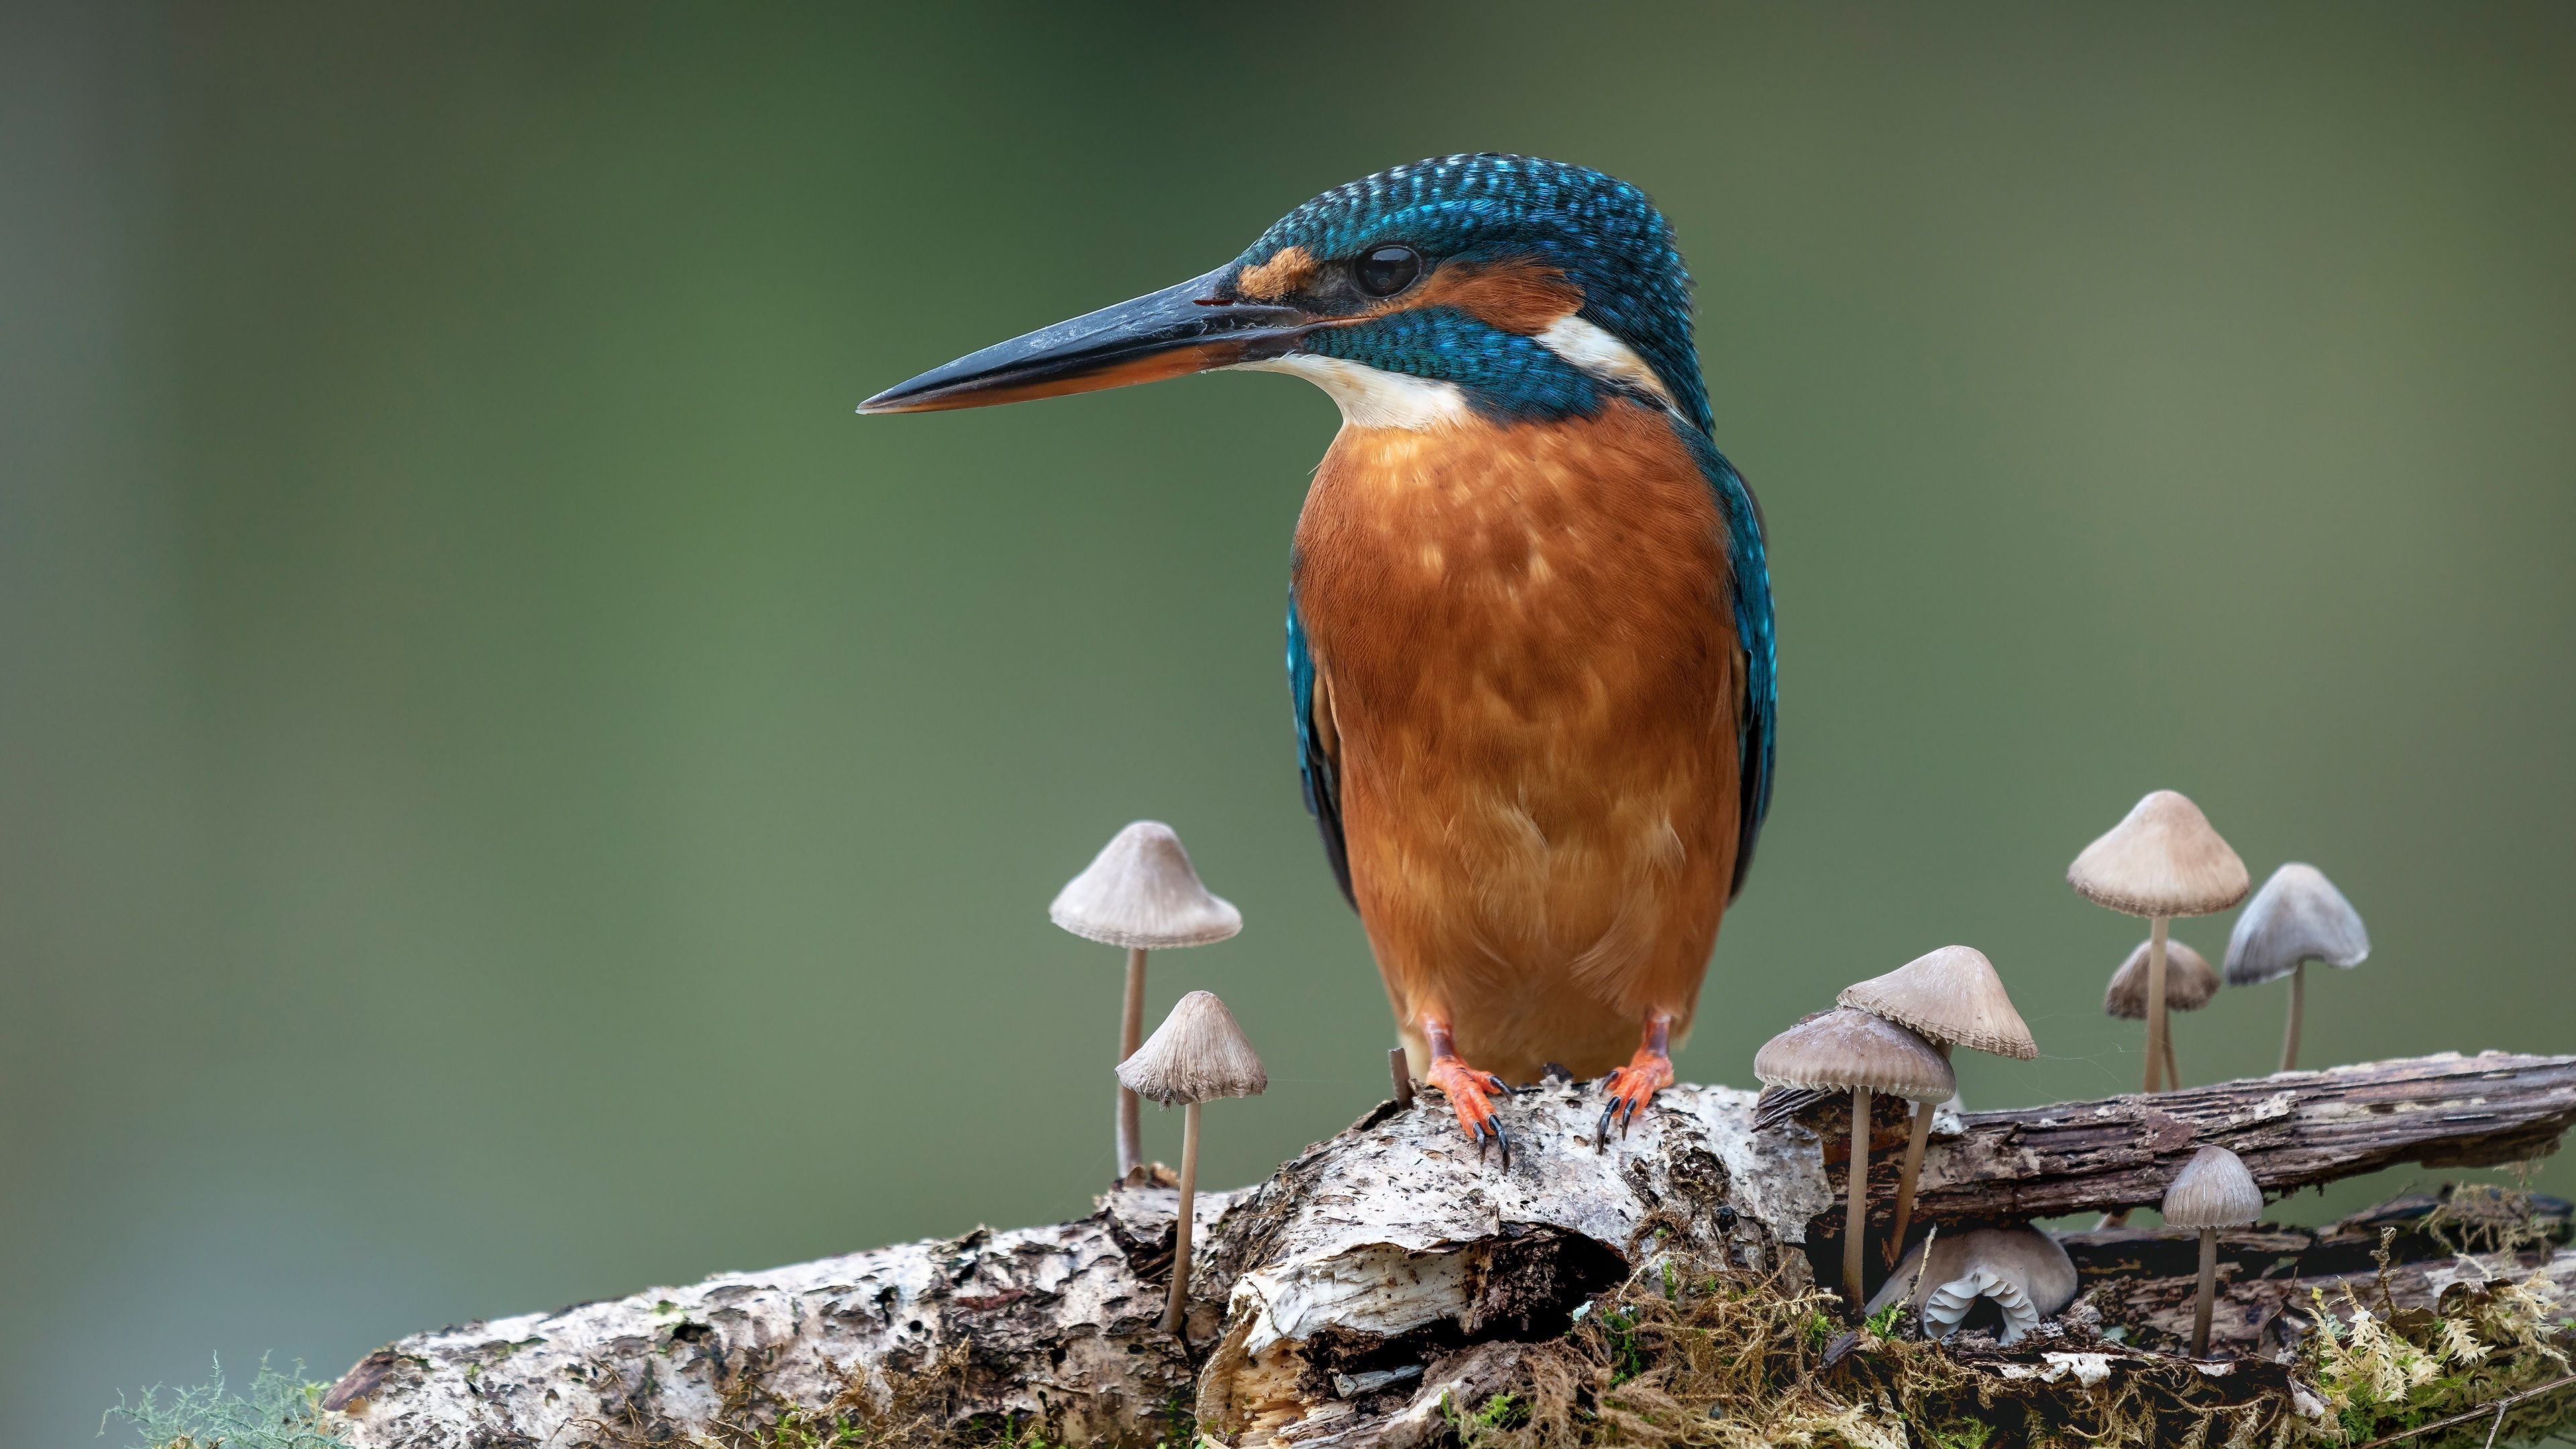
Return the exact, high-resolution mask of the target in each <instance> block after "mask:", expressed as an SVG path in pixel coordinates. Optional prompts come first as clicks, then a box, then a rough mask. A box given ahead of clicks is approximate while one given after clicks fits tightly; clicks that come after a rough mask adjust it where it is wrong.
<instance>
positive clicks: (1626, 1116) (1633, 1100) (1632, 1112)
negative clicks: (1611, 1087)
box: [1619, 1097, 1644, 1137]
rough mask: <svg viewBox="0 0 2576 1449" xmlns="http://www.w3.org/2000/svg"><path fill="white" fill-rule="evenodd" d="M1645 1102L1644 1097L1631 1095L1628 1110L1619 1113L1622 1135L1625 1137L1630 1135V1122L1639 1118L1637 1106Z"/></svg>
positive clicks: (1620, 1132) (1620, 1133)
mask: <svg viewBox="0 0 2576 1449" xmlns="http://www.w3.org/2000/svg"><path fill="white" fill-rule="evenodd" d="M1643 1102H1644V1099H1643V1098H1640V1097H1630V1098H1629V1099H1628V1110H1627V1111H1625V1112H1622V1113H1620V1114H1619V1135H1620V1136H1622V1137H1625V1136H1627V1135H1628V1124H1629V1123H1631V1122H1634V1121H1636V1120H1637V1108H1638V1107H1639V1106H1640V1105H1642V1104H1643Z"/></svg>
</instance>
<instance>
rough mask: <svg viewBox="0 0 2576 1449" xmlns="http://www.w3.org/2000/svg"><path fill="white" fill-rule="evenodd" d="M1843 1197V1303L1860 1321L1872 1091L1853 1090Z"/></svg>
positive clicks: (1867, 1218) (1867, 1211) (1866, 1222)
mask: <svg viewBox="0 0 2576 1449" xmlns="http://www.w3.org/2000/svg"><path fill="white" fill-rule="evenodd" d="M1843 1196H1844V1197H1846V1198H1848V1199H1850V1201H1849V1203H1848V1204H1847V1205H1846V1206H1845V1207H1844V1208H1843V1303H1844V1305H1845V1306H1846V1307H1848V1308H1849V1309H1850V1310H1851V1315H1852V1319H1853V1321H1855V1322H1857V1321H1859V1319H1860V1316H1861V1312H1860V1305H1861V1296H1860V1237H1861V1229H1862V1228H1864V1227H1866V1226H1867V1225H1868V1223H1869V1088H1867V1087H1854V1088H1852V1141H1851V1174H1850V1178H1849V1180H1848V1181H1847V1182H1846V1183H1845V1184H1844V1187H1843Z"/></svg>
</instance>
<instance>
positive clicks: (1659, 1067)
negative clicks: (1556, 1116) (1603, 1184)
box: [1592, 1011, 1673, 1152]
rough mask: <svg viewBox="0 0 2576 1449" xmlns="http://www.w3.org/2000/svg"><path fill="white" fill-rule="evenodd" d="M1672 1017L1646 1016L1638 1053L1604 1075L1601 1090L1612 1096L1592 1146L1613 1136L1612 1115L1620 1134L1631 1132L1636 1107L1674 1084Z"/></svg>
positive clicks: (1600, 1144) (1635, 1116)
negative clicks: (1630, 1127)
mask: <svg viewBox="0 0 2576 1449" xmlns="http://www.w3.org/2000/svg"><path fill="white" fill-rule="evenodd" d="M1672 1041H1673V1019H1672V1017H1671V1016H1669V1015H1667V1014H1665V1013H1663V1012H1660V1011H1656V1012H1649V1013H1647V1016H1646V1033H1645V1039H1644V1040H1642V1041H1640V1042H1638V1043H1637V1054H1636V1055H1635V1056H1633V1057H1630V1058H1629V1059H1628V1065H1626V1066H1624V1067H1621V1068H1619V1069H1618V1070H1617V1071H1615V1072H1612V1073H1611V1074H1610V1075H1608V1076H1606V1077H1604V1078H1602V1079H1601V1094H1602V1095H1603V1096H1605V1097H1608V1098H1609V1099H1610V1102H1609V1105H1607V1106H1605V1107H1603V1108H1602V1109H1601V1130H1600V1131H1599V1132H1597V1133H1595V1134H1594V1135H1593V1140H1592V1146H1593V1150H1594V1151H1596V1152H1598V1151H1600V1150H1601V1149H1602V1148H1603V1147H1604V1146H1605V1145H1606V1144H1607V1143H1608V1141H1609V1139H1610V1119H1611V1118H1613V1117H1616V1118H1618V1119H1619V1135H1620V1136H1622V1137H1625V1136H1627V1135H1628V1124H1629V1123H1631V1122H1633V1121H1635V1120H1637V1109H1638V1108H1640V1107H1642V1106H1644V1105H1646V1103H1648V1102H1650V1101H1652V1100H1654V1096H1655V1093H1657V1092H1659V1091H1661V1090H1663V1089H1664V1088H1666V1087H1669V1086H1671V1085H1672V1084H1673V1058H1672V1053H1671V1051H1670V1048H1671V1046H1672Z"/></svg>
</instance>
